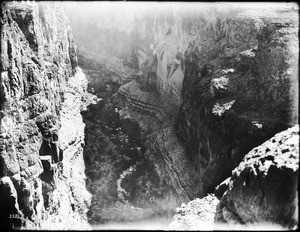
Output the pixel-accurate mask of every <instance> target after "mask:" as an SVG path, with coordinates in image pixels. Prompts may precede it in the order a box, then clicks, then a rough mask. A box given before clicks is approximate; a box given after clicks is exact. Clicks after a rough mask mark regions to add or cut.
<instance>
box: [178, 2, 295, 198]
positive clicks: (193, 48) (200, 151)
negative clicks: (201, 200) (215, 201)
mask: <svg viewBox="0 0 300 232" xmlns="http://www.w3.org/2000/svg"><path fill="white" fill-rule="evenodd" d="M233 12H235V13H233ZM201 18H202V20H198V21H197V23H196V22H195V21H194V20H195V18H194V19H190V20H188V21H187V23H190V24H191V25H192V26H191V27H192V29H191V30H192V31H193V32H190V33H194V34H195V36H196V40H194V41H193V42H191V43H190V45H189V48H188V49H187V50H186V55H185V72H184V80H183V85H182V92H181V96H182V105H181V108H180V112H179V117H178V123H177V128H178V135H179V136H180V137H181V138H182V139H183V140H184V141H185V144H186V149H187V154H188V156H189V157H190V159H191V160H193V161H194V163H195V164H196V167H197V168H198V170H199V175H200V176H201V184H202V192H203V193H206V192H211V191H213V188H214V187H215V186H216V184H217V183H219V182H221V181H222V180H224V177H226V176H229V175H230V172H231V170H232V169H233V168H234V167H235V166H237V164H238V163H239V162H240V161H241V160H242V158H243V157H244V155H245V154H246V153H247V152H248V151H249V150H250V149H252V148H253V147H255V146H257V145H259V144H260V143H262V142H263V141H265V140H267V139H269V138H270V137H272V136H273V135H274V134H275V133H277V132H280V131H282V130H285V129H287V128H288V127H290V126H293V125H295V123H297V117H298V116H297V115H298V113H297V110H295V109H297V104H295V99H297V98H298V97H297V90H296V89H294V87H293V86H297V85H298V81H297V74H296V73H297V65H296V63H295V62H297V59H298V58H297V56H296V54H295V53H294V49H295V50H297V48H296V47H297V46H296V45H295V44H294V41H297V28H298V23H297V22H296V19H297V17H296V16H295V15H293V11H289V10H288V11H286V12H284V11H278V12H277V11H276V10H274V11H273V12H272V14H271V12H270V13H269V12H267V13H264V14H262V13H261V12H260V11H259V10H256V11H255V12H254V11H251V9H250V10H245V9H243V10H239V9H234V8H233V9H232V10H230V11H229V12H226V11H225V12H221V11H216V12H214V14H213V15H210V14H208V15H207V16H206V17H205V16H203V17H201ZM193 22H194V23H193Z"/></svg>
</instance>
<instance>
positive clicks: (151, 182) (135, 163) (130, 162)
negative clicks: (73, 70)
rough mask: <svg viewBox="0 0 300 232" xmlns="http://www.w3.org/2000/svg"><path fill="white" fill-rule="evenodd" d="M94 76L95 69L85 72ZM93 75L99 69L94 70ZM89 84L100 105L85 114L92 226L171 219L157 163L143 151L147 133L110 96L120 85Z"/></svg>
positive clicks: (107, 83)
mask: <svg viewBox="0 0 300 232" xmlns="http://www.w3.org/2000/svg"><path fill="white" fill-rule="evenodd" d="M85 72H86V75H87V76H88V75H91V73H92V72H93V71H92V70H89V71H86V70H85ZM94 75H95V72H94ZM101 81H102V80H100V81H98V82H97V83H94V82H92V81H91V82H90V83H89V88H88V91H89V92H91V93H93V94H96V95H97V97H98V103H97V104H94V105H90V106H89V107H88V108H87V111H84V112H82V116H83V119H84V123H85V124H86V128H85V149H84V160H85V164H86V176H87V188H88V191H89V192H90V193H91V194H92V205H91V207H90V210H89V212H88V218H89V223H91V224H92V225H99V224H102V225H104V224H107V223H121V222H122V223H130V222H142V221H144V220H152V219H154V218H157V217H161V216H162V215H163V217H166V218H168V217H169V220H167V221H168V222H169V221H170V219H171V216H172V214H173V212H172V213H170V212H166V211H164V210H162V208H161V207H162V206H161V204H160V203H159V199H163V197H164V191H163V187H162V186H161V185H160V182H159V177H158V175H157V173H156V171H155V169H154V166H153V164H152V163H151V162H150V161H149V160H148V157H147V156H146V155H145V152H146V150H147V147H146V146H145V134H144V132H143V131H142V130H141V128H140V127H139V125H138V123H137V122H136V121H132V120H131V119H129V118H124V117H121V115H122V110H121V109H118V108H117V107H116V106H114V104H113V102H112V100H111V98H112V95H113V94H114V93H116V91H117V90H118V88H119V86H120V84H118V83H116V82H113V81H111V80H109V79H108V80H104V81H103V82H102V83H101V86H100V84H99V82H101Z"/></svg>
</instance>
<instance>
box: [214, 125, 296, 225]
mask: <svg viewBox="0 0 300 232" xmlns="http://www.w3.org/2000/svg"><path fill="white" fill-rule="evenodd" d="M298 181H299V126H298V125H297V126H295V127H292V128H290V129H288V130H286V131H283V132H281V133H278V134H276V135H275V136H274V137H273V138H271V139H269V140H268V141H266V142H265V143H263V144H262V145H260V146H258V147H256V148H254V149H252V150H251V151H250V152H249V153H248V154H247V155H246V156H245V157H244V159H243V161H242V162H241V163H240V164H239V166H238V167H237V168H235V169H234V170H233V171H232V176H231V177H230V179H229V180H228V181H227V185H225V186H227V189H226V188H225V189H223V191H224V190H226V191H225V193H224V195H223V197H222V198H221V201H220V203H219V204H218V207H217V212H216V217H215V219H216V221H217V222H226V223H229V224H253V223H274V224H279V225H281V226H283V227H285V228H289V229H293V228H294V229H295V226H297V225H298V220H299V219H298V216H299V215H298V213H299V211H298ZM218 190H219V195H220V194H222V192H220V187H219V188H218ZM218 190H217V192H218Z"/></svg>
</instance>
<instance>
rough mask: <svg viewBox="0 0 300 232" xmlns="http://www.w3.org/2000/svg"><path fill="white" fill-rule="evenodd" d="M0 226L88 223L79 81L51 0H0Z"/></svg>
mask: <svg viewBox="0 0 300 232" xmlns="http://www.w3.org/2000/svg"><path fill="white" fill-rule="evenodd" d="M1 11H2V12H1V13H2V14H1V28H2V30H1V139H0V144H1V157H0V159H1V163H0V164H1V166H0V169H1V173H0V175H1V184H0V189H1V191H0V195H1V197H0V205H1V206H0V208H1V227H13V228H19V227H25V228H43V229H55V228H57V229H63V228H64V229H70V228H76V227H77V226H78V225H79V226H80V228H89V227H88V224H87V223H86V221H85V218H86V211H87V207H88V205H89V201H90V194H89V193H88V192H87V190H86V189H85V174H84V170H85V164H84V161H83V156H82V151H83V146H84V124H83V122H82V118H81V115H80V111H81V110H82V109H83V108H84V107H85V106H84V105H85V104H86V103H84V102H83V100H82V99H83V97H84V95H85V94H87V93H86V92H85V91H86V87H87V80H86V78H85V76H84V74H83V73H82V71H81V69H80V68H79V67H78V64H77V54H76V51H75V44H74V41H73V37H72V32H71V28H70V25H69V21H68V19H67V17H66V15H65V13H64V11H63V10H62V8H61V7H60V5H59V4H57V3H38V4H37V3H34V2H24V3H21V2H17V3H13V2H8V3H1Z"/></svg>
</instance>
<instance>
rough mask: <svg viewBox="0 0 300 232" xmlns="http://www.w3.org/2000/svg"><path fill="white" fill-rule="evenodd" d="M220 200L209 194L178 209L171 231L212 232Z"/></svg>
mask: <svg viewBox="0 0 300 232" xmlns="http://www.w3.org/2000/svg"><path fill="white" fill-rule="evenodd" d="M219 202H220V201H219V200H218V198H216V197H215V196H214V195H213V194H209V195H207V196H206V197H203V198H202V199H199V198H196V199H194V200H192V201H190V202H189V203H187V204H184V203H183V204H182V205H181V206H180V207H178V208H177V209H176V214H175V216H174V217H173V221H172V223H171V224H170V225H169V227H168V229H170V230H200V229H201V230H212V229H213V228H214V227H215V222H214V216H215V213H216V207H217V205H218V204H219Z"/></svg>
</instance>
